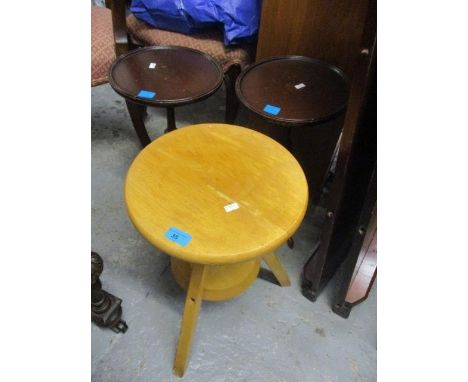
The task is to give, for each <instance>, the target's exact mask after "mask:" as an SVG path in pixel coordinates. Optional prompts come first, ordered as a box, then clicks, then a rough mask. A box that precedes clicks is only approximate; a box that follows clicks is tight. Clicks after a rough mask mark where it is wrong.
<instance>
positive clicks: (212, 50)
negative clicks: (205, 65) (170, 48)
mask: <svg viewBox="0 0 468 382" xmlns="http://www.w3.org/2000/svg"><path fill="white" fill-rule="evenodd" d="M127 27H128V30H129V34H130V36H131V37H132V38H133V40H134V42H135V43H136V44H138V45H143V46H148V45H177V46H183V47H186V48H192V49H197V50H199V51H201V52H205V53H208V54H209V55H211V56H213V57H214V58H215V59H217V60H218V61H219V63H220V64H221V66H222V68H223V70H224V72H226V71H227V70H228V69H229V68H230V67H231V66H232V65H235V64H238V65H240V66H241V68H244V67H245V66H246V65H248V64H249V63H250V62H251V61H252V58H253V46H251V45H247V44H246V45H236V46H233V47H226V46H224V43H223V35H222V33H221V31H218V30H216V29H210V30H207V31H203V32H201V33H197V34H193V35H185V34H182V33H177V32H170V31H166V30H162V29H156V28H154V27H153V26H150V25H148V24H146V23H145V22H144V21H141V20H138V19H137V18H136V17H135V16H133V15H129V16H128V17H127Z"/></svg>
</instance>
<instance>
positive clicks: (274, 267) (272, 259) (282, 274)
mask: <svg viewBox="0 0 468 382" xmlns="http://www.w3.org/2000/svg"><path fill="white" fill-rule="evenodd" d="M263 260H265V263H267V265H268V267H269V268H270V269H271V271H272V272H273V274H274V275H275V277H276V279H277V280H278V282H279V284H280V285H281V286H282V287H287V286H290V285H291V281H289V277H288V274H287V273H286V271H285V270H284V268H283V266H282V265H281V263H280V261H279V259H278V257H277V256H276V254H275V253H274V252H272V253H270V254H268V255H265V256H263Z"/></svg>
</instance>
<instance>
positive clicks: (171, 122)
mask: <svg viewBox="0 0 468 382" xmlns="http://www.w3.org/2000/svg"><path fill="white" fill-rule="evenodd" d="M166 118H167V127H166V130H164V132H165V133H170V132H171V131H174V130H175V129H176V124H175V113H174V108H173V107H171V106H168V107H166Z"/></svg>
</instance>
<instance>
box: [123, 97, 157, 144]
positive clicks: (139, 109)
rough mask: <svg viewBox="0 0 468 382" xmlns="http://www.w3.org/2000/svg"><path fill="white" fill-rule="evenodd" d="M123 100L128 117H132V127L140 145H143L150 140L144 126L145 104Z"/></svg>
mask: <svg viewBox="0 0 468 382" xmlns="http://www.w3.org/2000/svg"><path fill="white" fill-rule="evenodd" d="M125 102H126V104H127V109H128V113H129V114H130V118H131V119H132V123H133V128H134V129H135V131H136V133H137V135H138V138H139V139H140V143H141V146H142V147H145V146H147V145H148V144H150V142H151V139H150V137H149V135H148V132H147V131H146V127H145V114H146V106H143V105H139V104H136V103H133V102H130V101H129V100H125Z"/></svg>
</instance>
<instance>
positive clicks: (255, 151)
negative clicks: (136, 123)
mask: <svg viewBox="0 0 468 382" xmlns="http://www.w3.org/2000/svg"><path fill="white" fill-rule="evenodd" d="M307 201H308V188H307V181H306V178H305V176H304V173H303V171H302V168H301V167H300V165H299V163H298V162H297V160H296V159H295V158H294V157H293V156H292V155H291V153H290V152H289V151H287V150H286V149H285V148H284V147H283V146H281V145H280V144H279V143H277V142H276V141H274V140H273V139H271V138H269V137H267V136H266V135H263V134H261V133H258V132H256V131H253V130H250V129H247V128H243V127H239V126H233V125H225V124H200V125H192V126H188V127H183V128H180V129H177V130H175V131H173V132H171V133H168V134H165V135H163V136H162V137H160V138H158V139H156V140H154V141H153V142H152V143H151V144H149V145H148V146H146V147H145V148H144V149H143V150H142V151H141V152H140V153H139V154H138V155H137V157H136V158H135V160H134V161H133V163H132V165H131V166H130V169H129V171H128V175H127V179H126V181H125V202H126V205H127V210H128V213H129V216H130V219H131V220H132V222H133V224H134V225H135V227H136V228H137V229H138V231H139V232H140V233H141V234H142V235H143V236H144V237H145V238H146V239H147V240H148V241H149V242H151V243H152V244H153V245H154V246H156V247H157V248H159V249H160V250H161V251H163V252H165V253H167V254H169V255H171V256H175V257H178V258H180V259H182V260H185V261H188V262H191V263H201V264H228V263H237V262H242V261H247V260H251V259H254V258H255V257H258V256H262V255H265V254H268V253H270V252H272V251H273V250H275V249H276V248H278V247H279V246H280V245H282V244H283V243H284V242H285V241H286V240H287V239H288V238H289V237H290V236H291V235H292V234H293V233H294V232H295V231H296V229H297V228H298V227H299V224H300V223H301V221H302V219H303V217H304V214H305V211H306V208H307ZM234 203H237V207H238V208H236V205H235V204H234ZM174 234H175V236H174Z"/></svg>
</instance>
